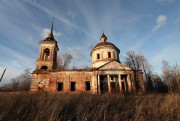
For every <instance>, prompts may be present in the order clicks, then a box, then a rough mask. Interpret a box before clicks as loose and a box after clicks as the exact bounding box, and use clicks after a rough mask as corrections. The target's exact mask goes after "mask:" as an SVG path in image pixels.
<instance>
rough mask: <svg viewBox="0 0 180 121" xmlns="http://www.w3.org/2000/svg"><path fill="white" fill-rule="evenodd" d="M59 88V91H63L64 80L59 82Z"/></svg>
mask: <svg viewBox="0 0 180 121" xmlns="http://www.w3.org/2000/svg"><path fill="white" fill-rule="evenodd" d="M57 90H58V91H63V83H62V82H58V87H57Z"/></svg>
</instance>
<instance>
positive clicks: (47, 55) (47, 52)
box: [43, 48, 50, 60]
mask: <svg viewBox="0 0 180 121" xmlns="http://www.w3.org/2000/svg"><path fill="white" fill-rule="evenodd" d="M49 58H50V50H49V49H48V48H46V49H45V50H44V56H43V59H45V60H46V59H49Z"/></svg>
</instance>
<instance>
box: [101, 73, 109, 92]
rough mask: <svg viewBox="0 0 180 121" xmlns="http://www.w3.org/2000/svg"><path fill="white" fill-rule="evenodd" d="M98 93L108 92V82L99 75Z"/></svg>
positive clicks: (104, 76)
mask: <svg viewBox="0 0 180 121" xmlns="http://www.w3.org/2000/svg"><path fill="white" fill-rule="evenodd" d="M100 92H101V93H106V92H108V81H107V76H106V75H100Z"/></svg>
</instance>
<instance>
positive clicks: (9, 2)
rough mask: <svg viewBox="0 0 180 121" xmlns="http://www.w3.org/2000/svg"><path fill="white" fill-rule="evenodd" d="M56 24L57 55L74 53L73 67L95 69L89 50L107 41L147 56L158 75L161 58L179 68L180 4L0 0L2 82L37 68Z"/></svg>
mask: <svg viewBox="0 0 180 121" xmlns="http://www.w3.org/2000/svg"><path fill="white" fill-rule="evenodd" d="M53 17H54V18H55V20H54V36H55V39H56V40H57V41H58V46H59V53H58V54H63V53H70V54H72V55H73V57H74V59H73V61H72V63H71V66H72V65H74V66H76V67H78V68H84V67H87V66H89V67H91V56H90V52H91V49H90V46H92V45H93V46H94V45H96V44H97V43H99V42H100V37H101V35H102V33H103V32H104V33H105V35H106V36H107V41H109V42H111V43H114V44H115V45H116V46H117V47H118V48H119V49H120V51H121V53H120V55H119V57H120V61H121V62H123V61H124V60H125V57H126V53H127V51H128V50H133V51H136V52H138V53H141V54H143V55H144V56H145V57H146V58H147V59H148V61H149V63H150V64H151V65H152V69H153V71H154V72H155V73H159V74H160V73H161V69H162V60H167V61H169V63H170V64H172V65H173V64H175V63H178V64H180V54H179V52H180V0H0V76H1V75H2V73H3V71H4V69H7V70H6V73H5V75H4V78H3V80H2V82H1V83H0V84H4V83H8V82H10V81H11V79H12V78H14V77H16V76H17V75H19V74H21V73H23V71H24V69H26V68H31V71H33V70H34V69H35V62H36V59H37V57H38V52H39V41H40V40H42V39H45V38H46V37H47V35H48V33H49V31H50V29H51V24H52V19H53Z"/></svg>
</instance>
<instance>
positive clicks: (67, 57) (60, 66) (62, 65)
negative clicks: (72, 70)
mask: <svg viewBox="0 0 180 121" xmlns="http://www.w3.org/2000/svg"><path fill="white" fill-rule="evenodd" d="M72 59H73V56H72V55H71V54H68V53H65V54H63V55H58V57H57V70H68V69H69V64H70V63H71V60H72Z"/></svg>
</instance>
